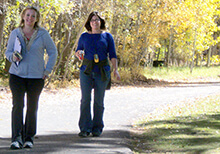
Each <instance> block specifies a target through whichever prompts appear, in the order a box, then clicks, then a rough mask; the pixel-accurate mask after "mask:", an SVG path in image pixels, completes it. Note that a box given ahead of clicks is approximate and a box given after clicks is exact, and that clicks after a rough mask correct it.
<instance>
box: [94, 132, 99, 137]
mask: <svg viewBox="0 0 220 154" xmlns="http://www.w3.org/2000/svg"><path fill="white" fill-rule="evenodd" d="M100 135H101V133H99V132H92V136H93V137H99V136H100Z"/></svg>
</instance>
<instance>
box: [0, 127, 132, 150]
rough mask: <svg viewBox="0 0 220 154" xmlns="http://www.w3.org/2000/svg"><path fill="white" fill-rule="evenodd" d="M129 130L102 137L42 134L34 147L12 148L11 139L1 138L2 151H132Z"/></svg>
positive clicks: (109, 132) (114, 131)
mask: <svg viewBox="0 0 220 154" xmlns="http://www.w3.org/2000/svg"><path fill="white" fill-rule="evenodd" d="M129 138H130V135H129V131H124V130H109V131H108V130H107V131H104V132H103V134H102V135H101V136H100V137H92V136H89V137H87V138H80V137H78V134H77V133H73V134H70V133H69V134H67V133H63V134H53V135H40V136H38V135H37V136H36V137H35V142H34V143H35V144H34V148H33V149H21V150H10V149H9V145H10V139H9V138H0V153H74V154H75V153H80V154H83V153H87V154H88V153H132V152H131V150H130V149H129V148H128V139H129Z"/></svg>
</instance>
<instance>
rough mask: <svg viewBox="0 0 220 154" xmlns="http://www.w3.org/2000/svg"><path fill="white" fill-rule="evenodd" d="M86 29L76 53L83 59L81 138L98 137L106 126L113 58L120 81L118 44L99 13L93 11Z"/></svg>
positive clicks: (114, 71) (81, 71) (114, 67)
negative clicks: (117, 54) (106, 99)
mask: <svg viewBox="0 0 220 154" xmlns="http://www.w3.org/2000/svg"><path fill="white" fill-rule="evenodd" d="M85 28H86V29H87V32H84V33H82V35H81V36H80V39H79V42H78V47H77V49H76V52H75V55H76V57H78V58H79V59H81V57H82V55H81V53H82V51H83V53H84V56H83V57H84V59H83V63H82V66H81V67H80V87H81V95H82V96H81V104H80V119H79V128H80V133H79V134H78V135H79V136H80V137H87V136H89V134H90V133H92V135H93V136H95V137H98V136H100V135H101V133H102V131H103V127H104V122H103V113H104V95H105V90H106V88H107V85H108V83H109V82H110V75H111V74H110V65H109V61H108V59H110V61H111V63H112V66H113V73H114V76H115V77H116V79H117V80H120V75H119V73H118V66H117V56H116V51H115V44H114V40H113V37H112V35H111V34H110V33H108V32H105V31H104V30H105V29H106V27H105V21H104V19H102V18H101V17H100V16H99V14H98V12H92V13H90V15H89V17H88V19H87V21H86V23H85ZM92 89H94V106H93V117H92V115H91V108H90V106H91V92H92Z"/></svg>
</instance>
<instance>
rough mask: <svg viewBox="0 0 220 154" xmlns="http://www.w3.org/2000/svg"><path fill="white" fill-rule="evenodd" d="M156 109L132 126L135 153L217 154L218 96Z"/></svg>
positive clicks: (219, 108) (219, 107)
mask: <svg viewBox="0 0 220 154" xmlns="http://www.w3.org/2000/svg"><path fill="white" fill-rule="evenodd" d="M158 111H160V112H155V114H150V115H148V116H147V117H146V118H145V119H142V120H141V121H138V122H137V123H136V124H135V125H134V128H135V129H134V130H141V131H140V132H141V134H140V132H139V134H138V133H133V141H132V143H133V150H134V152H135V153H147V152H159V153H160V152H161V153H165V152H175V153H212V152H215V153H220V149H219V147H220V131H219V128H220V95H214V96H208V97H206V98H203V99H197V100H195V101H191V102H183V103H182V104H181V105H178V106H172V107H170V106H163V107H160V108H158ZM156 113H157V114H156Z"/></svg>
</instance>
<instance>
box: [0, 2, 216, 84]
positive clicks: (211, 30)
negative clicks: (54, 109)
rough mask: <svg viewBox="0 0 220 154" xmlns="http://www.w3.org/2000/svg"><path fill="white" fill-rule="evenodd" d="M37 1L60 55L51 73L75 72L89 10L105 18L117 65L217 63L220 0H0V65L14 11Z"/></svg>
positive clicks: (70, 75)
mask: <svg viewBox="0 0 220 154" xmlns="http://www.w3.org/2000/svg"><path fill="white" fill-rule="evenodd" d="M32 4H34V5H37V6H38V7H39V8H40V11H41V15H42V16H41V19H42V20H41V21H42V22H41V25H42V26H43V27H44V28H46V29H47V30H48V31H49V32H50V34H51V36H52V38H53V40H54V41H55V43H56V46H57V49H58V52H59V58H58V61H57V64H56V67H55V69H54V75H53V79H62V80H65V79H68V80H71V79H72V78H73V77H76V73H75V72H77V71H76V70H77V69H78V67H77V66H78V63H79V61H78V60H77V59H76V58H75V57H74V52H75V48H76V45H77V41H78V38H79V36H80V34H81V33H82V32H83V31H84V30H85V29H84V23H85V20H86V18H87V16H88V14H89V13H90V12H91V11H94V10H95V11H99V12H100V13H101V15H102V16H103V17H104V18H105V20H106V23H107V27H108V31H110V32H111V33H112V34H113V36H114V39H115V43H116V49H117V53H118V57H119V61H120V62H119V66H120V68H121V69H122V68H123V69H124V68H125V69H127V68H129V69H131V68H138V67H143V66H144V67H147V66H148V67H151V66H152V64H153V61H155V60H162V61H164V65H165V66H188V67H191V71H192V69H193V67H194V66H195V65H196V66H199V65H200V66H202V65H207V66H210V65H212V64H218V63H219V45H218V42H219V31H218V26H219V25H218V24H219V0H107V1H104V0H92V1H91V0H32V1H31V0H2V1H1V2H0V21H1V22H0V43H1V48H0V51H1V53H0V68H1V73H3V70H4V67H5V57H4V52H5V49H6V44H7V39H8V36H9V34H10V32H11V30H12V29H14V28H15V27H16V26H17V25H18V23H19V20H20V18H19V14H20V12H21V10H22V9H23V8H24V7H25V6H27V5H32Z"/></svg>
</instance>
